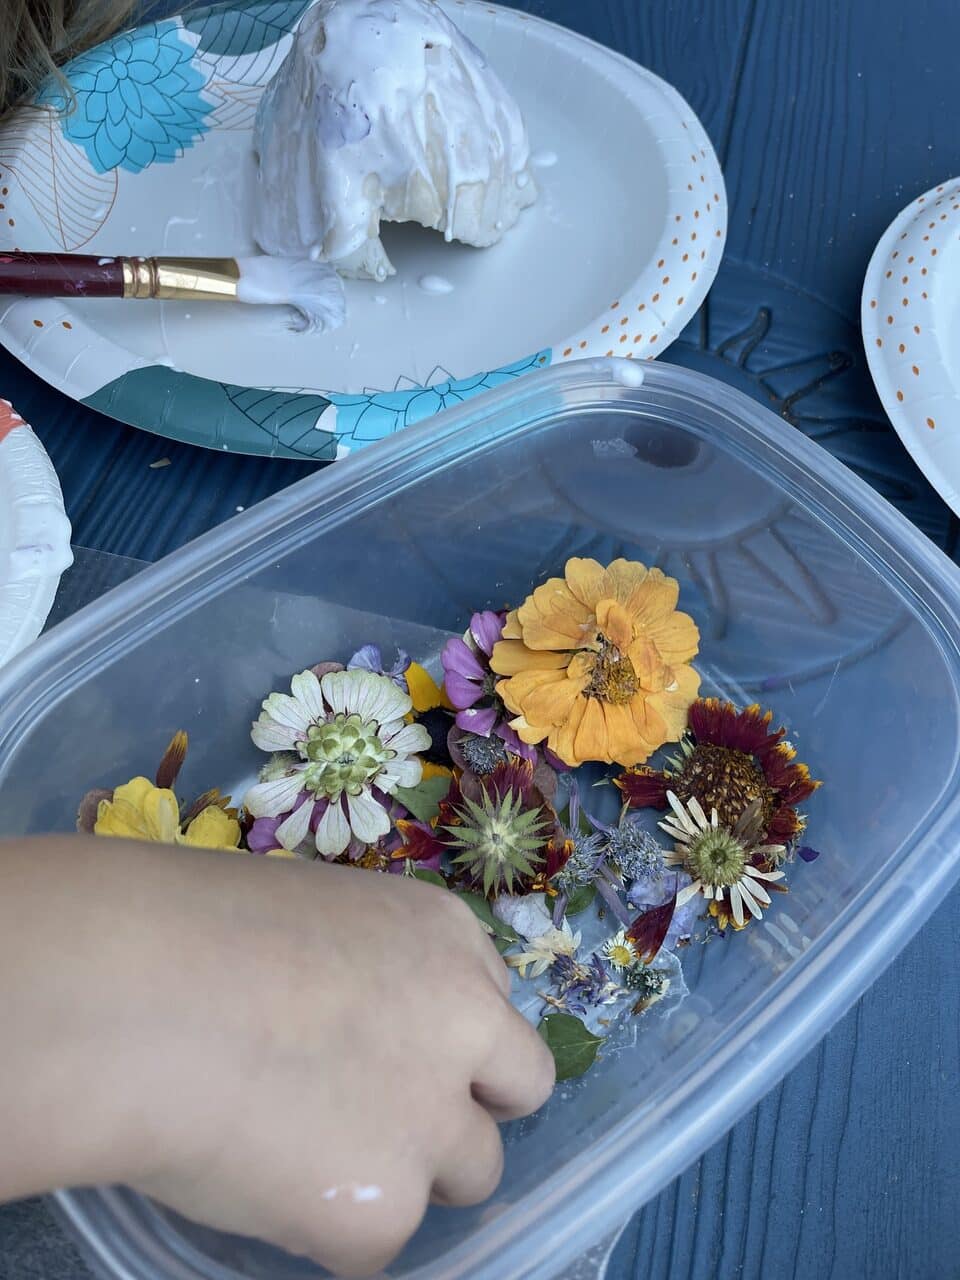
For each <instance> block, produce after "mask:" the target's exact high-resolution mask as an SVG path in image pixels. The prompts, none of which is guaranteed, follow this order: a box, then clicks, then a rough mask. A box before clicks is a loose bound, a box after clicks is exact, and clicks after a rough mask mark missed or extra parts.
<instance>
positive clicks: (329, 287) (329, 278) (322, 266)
mask: <svg viewBox="0 0 960 1280" xmlns="http://www.w3.org/2000/svg"><path fill="white" fill-rule="evenodd" d="M237 266H238V267H239V268H240V283H239V284H238V286H237V298H238V300H239V301H240V302H247V303H252V304H254V305H257V304H260V305H264V304H265V305H274V306H282V307H292V308H293V310H294V311H295V312H296V314H297V317H298V322H297V323H295V324H294V326H293V327H294V328H295V329H297V330H298V331H299V332H302V333H322V332H325V331H326V330H328V329H338V328H339V327H340V325H342V324H343V322H344V320H345V318H346V314H347V304H346V299H345V297H344V293H343V282H342V281H341V279H340V277H339V276H338V275H337V273H336V271H334V269H333V267H331V266H330V265H329V264H328V263H326V262H311V261H310V260H309V259H303V258H268V257H256V258H238V259H237Z"/></svg>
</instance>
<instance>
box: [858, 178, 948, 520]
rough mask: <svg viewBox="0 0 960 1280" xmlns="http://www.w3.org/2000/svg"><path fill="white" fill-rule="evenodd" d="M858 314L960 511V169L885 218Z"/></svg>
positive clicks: (933, 475) (889, 390)
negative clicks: (886, 222)
mask: <svg viewBox="0 0 960 1280" xmlns="http://www.w3.org/2000/svg"><path fill="white" fill-rule="evenodd" d="M861 324H862V327H863V342H864V346H865V348H866V352H867V363H868V365H869V366H870V372H871V374H872V375H873V381H874V383H875V384H876V387H877V392H878V394H879V396H880V399H881V401H882V402H883V407H884V408H885V409H886V411H887V414H888V415H889V418H890V421H891V422H892V423H893V425H894V427H895V428H896V430H897V432H898V434H899V436H900V439H901V440H902V441H903V443H904V445H905V446H906V448H907V449H908V451H909V452H910V454H911V455H912V457H913V459H914V461H915V462H916V463H917V465H918V466H919V467H920V469H921V471H923V473H924V475H925V476H926V477H927V479H928V480H929V481H930V483H931V484H932V485H933V486H934V488H935V489H936V490H937V491H938V493H939V494H940V496H941V497H942V498H943V500H944V501H945V502H946V503H947V504H948V505H949V506H950V507H951V508H952V509H953V510H954V511H955V512H957V513H958V514H960V178H954V179H951V180H950V181H949V182H945V183H942V184H941V185H940V186H938V187H935V188H934V189H933V190H932V191H928V192H927V193H926V195H922V196H920V197H918V199H916V200H914V201H913V202H912V203H911V204H909V205H908V206H907V208H906V209H904V210H903V212H902V213H900V214H899V215H898V217H897V218H896V219H895V220H894V222H893V223H891V225H890V226H889V227H888V228H887V230H886V231H885V233H884V235H883V237H882V239H881V240H880V243H879V244H878V245H877V247H876V249H875V250H874V252H873V257H872V258H871V259H870V265H869V266H868V267H867V274H866V277H865V279H864V284H863V298H862V300H861Z"/></svg>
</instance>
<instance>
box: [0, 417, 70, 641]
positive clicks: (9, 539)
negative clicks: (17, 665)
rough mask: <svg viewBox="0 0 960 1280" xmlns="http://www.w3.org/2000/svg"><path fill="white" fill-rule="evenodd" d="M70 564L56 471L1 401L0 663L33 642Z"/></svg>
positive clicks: (66, 529) (64, 516) (37, 441)
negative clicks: (61, 578)
mask: <svg viewBox="0 0 960 1280" xmlns="http://www.w3.org/2000/svg"><path fill="white" fill-rule="evenodd" d="M72 561H73V557H72V555H71V552H70V522H69V521H68V520H67V516H66V513H65V511H64V509H63V494H62V493H61V492H60V483H59V481H58V480H57V476H56V472H55V471H54V469H53V466H52V465H51V462H50V459H49V458H48V457H47V454H46V450H45V449H44V447H43V445H42V444H41V443H40V441H39V440H38V439H37V437H36V436H35V435H34V434H33V432H32V431H31V430H30V428H29V427H28V426H27V425H26V423H25V422H24V421H23V419H22V418H21V417H20V415H19V414H18V413H17V412H16V411H15V410H14V409H13V408H12V406H11V405H10V404H9V402H8V401H6V400H0V663H4V662H9V660H10V659H11V658H12V657H13V656H14V654H16V653H19V652H20V650H21V649H23V648H25V646H26V645H28V644H30V642H31V641H33V640H36V638H37V636H38V635H39V634H40V632H41V631H42V630H43V624H44V623H45V622H46V620H47V615H48V614H49V612H50V609H51V607H52V605H53V600H54V597H55V595H56V593H57V585H58V584H59V582H60V575H61V574H62V573H63V571H64V570H65V569H67V568H69V566H70V564H71V563H72Z"/></svg>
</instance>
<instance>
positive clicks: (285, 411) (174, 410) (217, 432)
mask: <svg viewBox="0 0 960 1280" xmlns="http://www.w3.org/2000/svg"><path fill="white" fill-rule="evenodd" d="M83 403H84V404H88V405H90V406H91V408H93V409H99V410H100V412H101V413H105V414H107V415H108V416H109V417H111V418H117V419H119V421H120V422H128V423H130V425H131V426H135V427H145V428H146V429H147V430H148V431H155V432H157V434H158V435H164V436H167V437H169V438H170V439H171V440H182V441H183V442H184V443H186V444H198V445H203V446H205V447H206V448H208V449H229V450H231V451H232V452H234V453H253V454H260V455H266V456H267V457H270V458H299V459H300V460H301V461H306V462H332V461H333V459H334V458H335V457H336V456H337V441H336V438H335V436H334V434H333V432H332V431H327V430H326V429H323V428H318V425H317V424H318V423H319V421H320V418H321V417H322V416H323V414H324V412H325V410H326V409H327V408H329V405H330V401H329V400H328V399H327V398H326V396H322V395H320V394H318V393H317V392H315V391H307V392H296V391H270V390H265V389H258V388H256V387H240V386H236V385H234V384H232V383H229V382H214V381H213V379H211V378H199V377H197V376H196V375H195V374H192V373H183V372H181V371H179V370H176V369H168V368H167V367H166V365H149V366H147V367H146V368H142V369H132V370H131V371H130V372H129V373H124V374H122V375H121V376H120V377H119V378H115V379H114V380H113V382H108V383H107V385H106V386H105V387H101V388H100V389H99V390H98V391H95V392H94V393H93V395H91V396H87V397H86V398H85V399H84V401H83ZM188 423H189V424H190V426H189V428H188V427H187V426H186V425H185V424H188Z"/></svg>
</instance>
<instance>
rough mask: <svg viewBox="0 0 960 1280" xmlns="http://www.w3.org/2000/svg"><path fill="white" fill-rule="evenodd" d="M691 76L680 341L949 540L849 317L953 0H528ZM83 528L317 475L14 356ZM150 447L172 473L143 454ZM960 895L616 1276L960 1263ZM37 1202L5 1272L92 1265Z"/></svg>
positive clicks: (18, 1211) (920, 115)
mask: <svg viewBox="0 0 960 1280" xmlns="http://www.w3.org/2000/svg"><path fill="white" fill-rule="evenodd" d="M524 7H526V8H527V9H529V11H531V12H533V13H537V14H540V15H542V16H545V17H549V18H552V19H554V20H555V21H558V22H562V23H565V24H567V25H568V26H570V27H573V28H576V29H578V30H580V31H583V32H584V33H585V34H587V35H590V36H592V37H593V38H595V39H597V40H600V41H602V42H603V43H605V44H609V45H611V46H613V47H615V48H617V49H619V50H620V51H622V52H623V53H626V54H628V55H630V56H631V57H633V58H636V59H637V60H638V61H639V62H642V63H644V64H645V65H647V66H649V67H651V68H652V69H653V70H654V71H656V72H658V73H659V74H660V75H662V76H664V77H665V78H666V79H668V80H669V81H671V82H672V83H673V84H675V85H676V86H677V88H678V89H679V90H680V91H681V92H682V93H683V94H684V95H685V96H686V97H687V98H688V100H689V101H690V102H691V103H692V105H693V106H694V108H695V109H696V110H697V111H698V113H699V114H700V116H701V118H702V119H703V121H704V123H705V125H706V127H707V129H708V131H709V132H710V135H711V137H712V138H713V141H714V144H715V146H716V147H717V150H718V152H719V154H720V157H721V161H722V163H723V166H724V169H725V172H726V178H727V185H728V190H729V195H730V204H731V216H730V235H729V241H728V251H727V259H726V263H725V265H724V267H723V269H722V271H721V274H720V277H719V279H718V281H717V283H716V285H715V286H714V289H713V292H712V294H711V296H710V299H709V301H708V303H707V305H706V306H705V307H704V309H703V311H702V313H701V314H700V316H698V317H697V319H696V320H695V321H694V322H693V323H692V324H691V325H690V326H689V328H688V330H687V331H686V333H685V334H684V337H683V339H682V340H681V342H680V343H678V344H677V345H675V346H674V347H673V348H672V349H671V352H670V356H669V358H670V359H671V360H674V361H676V362H678V363H682V364H688V365H691V366H693V367H696V368H699V369H702V370H704V371H706V372H709V373H711V374H713V375H715V376H717V377H719V378H722V379H725V380H727V381H730V382H733V383H734V384H735V385H737V386H739V387H741V388H743V389H745V390H747V391H748V392H749V393H750V394H752V395H754V396H756V398H757V399H759V400H762V401H763V402H764V403H766V404H768V405H770V406H771V407H773V408H774V410H775V411H777V412H779V413H780V414H781V415H782V417H783V418H784V428H783V430H784V435H785V437H787V436H788V435H789V432H790V431H791V430H793V429H794V428H799V429H800V430H802V431H804V432H806V433H807V434H808V435H810V436H812V437H813V438H815V439H817V440H818V441H820V443H821V444H823V445H825V446H826V447H827V448H828V449H830V450H831V451H832V452H833V453H835V454H836V455H837V456H838V457H840V458H841V459H842V460H843V461H844V462H846V463H847V464H848V465H850V466H851V467H853V468H854V469H855V470H856V471H858V472H859V473H860V474H861V475H862V476H864V477H865V478H866V479H867V480H868V481H869V482H870V483H871V484H873V485H874V486H875V487H876V488H877V489H879V490H880V492H881V493H883V494H884V495H885V496H886V497H887V498H889V499H890V500H891V501H892V502H893V503H895V504H896V505H897V506H898V507H899V508H900V509H901V510H902V511H903V512H905V514H906V515H908V516H909V518H910V519H911V520H913V521H914V522H915V523H916V524H917V525H918V526H919V527H920V528H921V529H923V530H924V532H926V533H927V534H928V535H929V536H930V537H931V538H932V539H933V540H934V541H935V542H936V543H937V544H938V545H940V546H941V547H943V548H945V549H946V550H947V551H948V553H949V554H951V555H953V556H954V557H957V556H958V555H960V551H958V545H957V532H958V524H957V520H956V518H955V517H953V516H952V515H951V514H950V513H949V511H948V510H947V509H946V508H945V507H944V505H943V504H942V503H941V502H940V501H939V499H938V498H937V497H936V495H935V494H934V493H933V492H932V490H931V489H930V487H929V486H928V485H927V484H926V482H925V481H924V480H923V479H922V477H921V476H920V475H919V473H918V472H917V471H916V469H915V468H914V467H913V465H912V464H911V463H910V461H909V459H908V457H907V455H906V453H905V452H904V450H903V448H902V447H901V445H900V443H899V441H898V439H897V437H896V435H895V434H894V432H893V430H892V429H891V427H890V426H889V424H888V422H887V420H886V418H885V416H884V413H883V411H882V409H881V407H880V405H879V403H878V401H877V399H876V396H875V394H874V392H873V388H872V384H871V382H870V379H869V376H868V374H867V372H866V368H865V364H864V358H863V351H862V347H861V342H860V335H859V328H858V324H857V316H858V310H859V294H860V283H861V280H862V278H863V273H864V269H865V267H866V264H867V260H868V258H869V256H870V253H871V250H872V248H873V245H874V244H875V242H876V240H877V239H878V238H879V236H880V234H881V232H882V231H883V230H884V228H885V227H886V225H887V223H888V222H889V221H890V220H891V219H892V217H893V216H894V214H895V213H896V212H897V211H898V210H899V209H900V208H901V207H902V206H903V205H904V204H906V203H907V202H908V201H909V200H910V199H911V198H913V197H914V196H916V195H918V194H919V193H921V192H922V191H924V190H926V189H927V188H929V187H931V186H933V185H935V184H936V183H937V182H940V181H943V180H944V179H946V178H948V177H951V176H954V175H956V174H957V173H960V133H958V130H957V123H956V121H957V85H958V80H957V73H956V68H957V49H958V47H960V7H958V6H957V5H955V4H952V3H950V0H914V2H913V3H911V4H909V5H902V4H899V3H895V2H894V0H873V2H872V3H868V2H867V0H767V2H766V3H763V2H761V0H660V3H651V2H650V0H588V2H587V3H584V0H529V2H528V3H527V4H526V5H525V6H524ZM0 392H2V394H3V395H4V396H5V397H7V398H10V399H12V400H13V401H14V402H15V403H16V405H17V407H18V408H19V409H20V411H21V412H22V413H23V415H24V416H25V417H26V418H27V419H28V420H29V421H31V422H32V423H33V424H34V426H35V427H36V429H37V431H38V432H39V434H40V435H41V437H42V438H43V440H44V442H45V444H46V446H47V448H48V450H49V451H50V454H51V456H52V458H53V460H54V463H55V465H56V467H57V470H58V472H59V474H60V477H61V480H62V482H63V487H64V492H65V495H66V501H67V507H68V511H69V514H70V517H71V519H72V520H73V524H74V530H75V537H76V541H77V542H78V543H79V544H81V545H83V546H87V547H94V548H97V549H100V550H104V551H110V552H114V553H116V554H118V555H122V556H130V557H137V558H140V559H146V560H152V559H155V558H156V557H158V556H160V555H162V554H164V553H165V552H168V551H171V550H173V549H174V548H175V547H177V546H179V545H180V544H181V543H183V542H185V541H186V540H187V539H189V538H191V537H193V536H195V535H196V534H198V533H200V532H202V531H203V530H205V529H208V528H210V527H211V526H213V525H215V524H216V523H218V522H219V521H222V520H224V519H226V518H227V517H228V516H231V515H233V514H234V512H235V510H236V508H237V507H238V506H249V505H250V504H252V503H253V502H255V501H257V500H258V499H259V498H262V497H264V496H266V495H267V494H269V493H272V492H274V491H275V490H277V489H279V488H281V487H282V486H285V485H287V484H289V483H291V482H292V481H293V480H296V479H298V478H299V477H300V476H302V475H304V474H306V472H307V470H308V468H306V467H305V466H303V465H301V464H297V463H289V462H271V461H266V460H258V459H245V458H235V457H230V456H223V455H221V454H215V453H206V452H201V451H198V450H193V449H190V448H188V447H182V446H178V445H174V444H169V443H167V442H165V441H158V440H156V439H154V438H152V437H150V436H148V435H145V434H141V433H138V432H135V431H132V430H129V429H127V428H124V427H121V426H118V425H116V424H114V423H110V422H107V421H105V420H103V419H101V418H98V417H97V416H96V415H94V414H93V413H92V412H90V411H88V410H85V409H83V408H80V407H78V406H77V405H75V404H73V403H72V402H70V401H68V400H66V399H65V398H63V397H62V396H60V395H59V394H57V393H56V392H54V391H52V390H50V389H49V388H47V387H46V386H44V385H43V384H42V383H40V382H39V381H38V380H37V379H36V378H34V377H33V376H32V375H31V374H30V373H29V372H27V371H26V370H25V369H23V368H22V367H21V366H20V365H19V364H18V363H17V362H16V361H15V360H13V359H12V358H10V357H9V356H7V355H6V354H5V353H3V352H0ZM160 457H165V458H169V459H170V463H171V465H170V466H169V467H165V468H163V469H161V470H151V469H150V467H149V463H150V462H151V461H154V460H156V459H158V458H160ZM958 918H960V890H957V891H955V892H954V893H953V894H952V895H951V898H950V899H949V901H946V902H944V903H943V905H942V906H941V907H940V908H939V910H938V911H937V913H936V914H935V915H934V916H933V917H932V919H931V920H930V922H929V923H928V924H927V925H926V927H925V928H924V929H923V930H922V932H921V933H920V934H919V936H918V937H917V938H915V939H914V940H913V941H912V942H911V943H910V944H909V945H908V947H907V948H906V950H905V951H904V952H903V953H902V954H901V955H900V956H899V957H897V958H896V959H895V960H894V962H893V963H892V965H891V967H890V968H889V969H888V970H887V971H886V972H885V973H884V974H882V975H879V976H878V980H877V982H876V984H875V985H874V986H873V988H872V989H871V990H870V991H869V992H868V994H867V995H866V996H865V997H864V998H863V999H862V1000H861V1001H860V1003H859V1004H858V1005H857V1006H856V1008H855V1009H853V1010H852V1011H851V1012H850V1013H849V1014H848V1015H847V1016H846V1017H845V1018H844V1019H843V1020H842V1021H841V1022H840V1023H838V1024H837V1025H836V1026H835V1027H834V1028H833V1030H832V1031H831V1032H830V1033H829V1034H828V1035H827V1037H826V1038H825V1039H824V1040H823V1042H822V1043H821V1044H820V1046H819V1047H818V1048H817V1049H816V1050H815V1051H814V1052H812V1053H811V1054H810V1055H809V1056H808V1057H807V1058H806V1059H805V1060H804V1061H803V1062H802V1063H801V1064H800V1065H799V1066H798V1067H797V1068H796V1069H795V1070H794V1071H793V1072H792V1073H791V1074H790V1075H789V1076H788V1077H787V1078H786V1079H785V1080H784V1081H783V1082H782V1083H781V1084H778V1085H775V1086H774V1087H773V1088H772V1090H771V1092H770V1094H769V1095H768V1096H767V1097H766V1098H765V1099H764V1101H763V1102H762V1103H761V1104H760V1105H759V1106H758V1107H757V1108H756V1109H755V1110H754V1111H753V1112H752V1113H750V1114H749V1115H748V1116H746V1117H744V1118H743V1119H742V1120H741V1121H739V1122H738V1123H737V1124H736V1126H735V1127H734V1129H733V1130H732V1131H731V1133H730V1134H729V1135H728V1136H727V1137H726V1138H725V1139H724V1140H722V1141H721V1142H719V1143H717V1144H716V1146H714V1147H713V1148H711V1150H710V1151H708V1152H707V1153H706V1155H704V1157H703V1158H702V1159H701V1160H700V1161H698V1163H697V1164H696V1165H695V1166H693V1167H692V1168H691V1169H689V1170H688V1171H687V1172H686V1173H685V1174H684V1175H683V1176H682V1177H681V1178H679V1179H678V1180H677V1181H676V1182H675V1183H674V1184H673V1185H672V1186H670V1187H669V1188H668V1189H667V1190H666V1191H664V1192H663V1193H662V1194H661V1195H660V1196H659V1197H658V1198H657V1199H656V1200H655V1201H653V1202H652V1203H651V1204H649V1205H647V1206H646V1207H645V1208H644V1209H643V1210H642V1211H641V1212H640V1213H639V1214H638V1215H637V1216H636V1217H635V1218H634V1220H633V1222H632V1223H631V1225H630V1227H629V1228H628V1230H627V1232H626V1234H625V1235H624V1237H623V1239H622V1241H621V1244H620V1246H619V1247H618V1249H617V1251H616V1254H615V1257H614V1261H613V1264H612V1266H611V1268H610V1280H628V1278H631V1277H634V1276H635V1277H637V1280H641V1278H642V1280H715V1278H719V1280H727V1277H734V1276H739V1277H745V1278H747V1280H751V1278H754V1277H755V1278H757V1280H787V1278H789V1277H798V1278H802V1280H860V1278H865V1280H949V1278H951V1277H960V1235H958V1231H957V1221H956V1218H957V1208H958V1206H960V1160H958V1158H957V1157H958V1152H960V1093H958V1081H960V978H958V972H960V964H958V961H960V940H958V939H960V930H958V926H957V920H958ZM83 1274H84V1272H83V1268H82V1264H81V1263H80V1262H79V1260H78V1259H77V1258H76V1256H75V1255H74V1254H73V1253H72V1250H70V1248H69V1246H68V1245H67V1244H66V1243H65V1242H64V1241H62V1239H61V1237H59V1235H58V1233H57V1229H56V1227H55V1226H53V1224H52V1223H51V1222H50V1220H49V1219H47V1218H46V1217H45V1216H44V1213H43V1210H42V1209H41V1208H39V1207H37V1206H35V1205H31V1204H28V1205H24V1206H18V1207H13V1208H8V1209H6V1210H4V1211H0V1277H4V1278H6V1280H68V1278H69V1280H80V1277H81V1276H82V1275H83Z"/></svg>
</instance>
